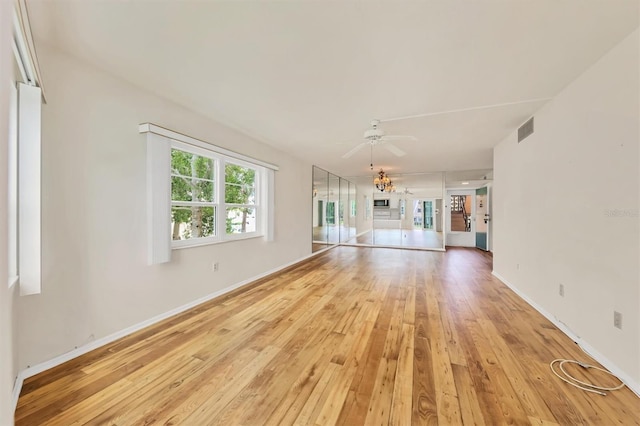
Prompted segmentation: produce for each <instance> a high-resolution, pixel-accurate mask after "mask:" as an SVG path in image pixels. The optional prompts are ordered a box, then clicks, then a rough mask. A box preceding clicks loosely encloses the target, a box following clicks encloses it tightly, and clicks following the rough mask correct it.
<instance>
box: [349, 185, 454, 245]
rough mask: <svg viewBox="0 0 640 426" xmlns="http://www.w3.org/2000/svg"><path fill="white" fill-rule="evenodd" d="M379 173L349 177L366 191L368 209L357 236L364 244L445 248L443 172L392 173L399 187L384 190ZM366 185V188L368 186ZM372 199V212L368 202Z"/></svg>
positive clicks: (360, 221) (354, 240) (361, 190)
mask: <svg viewBox="0 0 640 426" xmlns="http://www.w3.org/2000/svg"><path fill="white" fill-rule="evenodd" d="M375 177H377V174H376V176H373V175H372V176H366V177H355V178H353V177H352V178H349V180H350V181H351V182H354V183H356V184H357V185H358V187H359V190H358V193H359V194H363V195H362V196H361V197H362V199H363V204H364V205H363V206H362V207H363V208H364V209H365V212H364V213H363V214H362V216H361V219H359V220H358V222H357V224H358V227H357V231H356V232H357V238H356V239H352V240H351V241H350V242H354V243H357V244H364V245H379V246H394V247H412V248H427V249H444V236H443V228H444V222H443V221H444V216H443V214H442V211H443V210H442V206H443V192H444V179H443V174H442V173H422V174H407V175H402V174H399V175H394V174H392V173H389V174H388V177H389V178H390V180H391V181H392V182H393V185H394V186H395V191H381V190H380V189H379V188H377V187H376V186H375V185H374V181H373V180H374V178H375ZM364 188H366V191H365V190H364ZM368 202H370V203H371V207H370V209H371V210H372V211H371V213H370V215H371V217H369V216H368V214H367V212H366V209H367V208H368V206H367V205H366V204H367V203H368Z"/></svg>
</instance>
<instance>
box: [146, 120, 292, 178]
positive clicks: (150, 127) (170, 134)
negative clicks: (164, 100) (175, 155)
mask: <svg viewBox="0 0 640 426" xmlns="http://www.w3.org/2000/svg"><path fill="white" fill-rule="evenodd" d="M138 131H139V132H140V133H154V134H156V135H160V136H164V137H165V138H169V139H173V140H174V141H178V142H182V143H186V144H189V145H193V146H197V147H200V148H204V149H206V150H209V151H213V152H217V153H218V154H223V155H226V156H227V157H231V158H235V159H237V160H242V161H247V162H249V163H251V164H257V165H258V166H262V167H266V168H267V169H271V170H276V171H277V170H280V168H279V167H278V166H276V165H274V164H271V163H266V162H264V161H260V160H256V159H255V158H251V157H248V156H246V155H243V154H239V153H237V152H234V151H231V150H228V149H225V148H221V147H219V146H216V145H213V144H211V143H209V142H205V141H202V140H200V139H196V138H193V137H191V136H187V135H185V134H182V133H178V132H175V131H173V130H169V129H165V128H164V127H160V126H158V125H156V124H152V123H142V124H140V125H139V126H138Z"/></svg>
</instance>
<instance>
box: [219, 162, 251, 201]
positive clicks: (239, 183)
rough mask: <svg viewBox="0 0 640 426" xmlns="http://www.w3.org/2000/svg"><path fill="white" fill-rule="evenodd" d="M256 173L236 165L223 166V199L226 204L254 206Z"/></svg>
mask: <svg viewBox="0 0 640 426" xmlns="http://www.w3.org/2000/svg"><path fill="white" fill-rule="evenodd" d="M255 182H256V171H255V170H254V169H250V168H247V167H242V166H238V165H237V164H227V165H226V166H225V197H224V200H225V202H226V203H228V204H255V197H256V195H255Z"/></svg>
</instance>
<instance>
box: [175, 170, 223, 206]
mask: <svg viewBox="0 0 640 426" xmlns="http://www.w3.org/2000/svg"><path fill="white" fill-rule="evenodd" d="M171 200H172V201H208V202H213V182H212V181H210V180H201V179H195V178H186V177H182V176H172V177H171Z"/></svg>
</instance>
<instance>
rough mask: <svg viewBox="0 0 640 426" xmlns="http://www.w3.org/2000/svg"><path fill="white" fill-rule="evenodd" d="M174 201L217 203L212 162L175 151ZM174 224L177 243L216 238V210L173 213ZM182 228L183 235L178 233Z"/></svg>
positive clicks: (186, 209)
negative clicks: (178, 240)
mask: <svg viewBox="0 0 640 426" xmlns="http://www.w3.org/2000/svg"><path fill="white" fill-rule="evenodd" d="M171 173H172V175H173V176H172V177H171V200H172V201H201V202H213V197H214V192H213V191H214V184H213V175H214V162H213V160H211V159H210V158H206V157H201V156H199V155H195V154H191V153H189V152H185V151H180V150H177V149H172V150H171ZM171 215H172V220H173V222H174V232H173V238H174V239H181V238H183V239H186V238H197V237H201V236H208V235H213V233H214V230H215V228H214V224H215V220H214V209H213V208H212V207H199V206H190V207H187V206H185V207H182V208H177V207H174V208H172V209H171ZM181 224H187V225H188V226H186V227H183V228H184V230H183V234H182V235H180V234H179V231H178V229H179V228H180V226H181Z"/></svg>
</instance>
